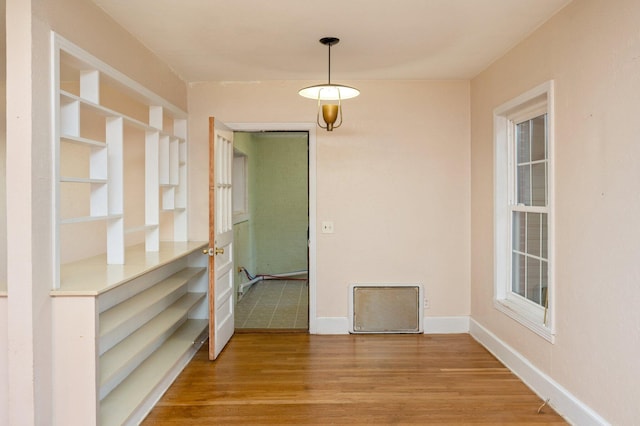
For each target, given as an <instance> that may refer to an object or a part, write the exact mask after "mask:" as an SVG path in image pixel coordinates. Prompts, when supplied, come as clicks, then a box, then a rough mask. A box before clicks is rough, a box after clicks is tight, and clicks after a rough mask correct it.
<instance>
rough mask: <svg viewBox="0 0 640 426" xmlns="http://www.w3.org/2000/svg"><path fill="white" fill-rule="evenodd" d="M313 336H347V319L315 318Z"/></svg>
mask: <svg viewBox="0 0 640 426" xmlns="http://www.w3.org/2000/svg"><path fill="white" fill-rule="evenodd" d="M315 334H349V318H347V317H319V318H316V330H315Z"/></svg>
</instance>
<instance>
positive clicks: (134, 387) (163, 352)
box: [99, 320, 208, 426]
mask: <svg viewBox="0 0 640 426" xmlns="http://www.w3.org/2000/svg"><path fill="white" fill-rule="evenodd" d="M207 325H208V321H207V320H188V321H186V322H185V323H184V324H183V325H182V326H181V327H180V328H179V329H178V330H177V331H176V332H175V333H174V334H173V335H171V337H170V338H169V339H168V340H167V341H166V342H165V343H164V344H163V345H162V346H161V347H160V348H159V349H158V350H156V351H155V352H154V353H153V354H152V355H151V356H149V357H148V358H147V359H146V360H145V361H144V362H143V363H142V364H140V365H139V366H138V368H136V369H135V371H133V372H132V373H131V374H130V375H129V376H128V377H127V378H126V379H125V380H123V381H122V383H120V385H119V386H118V387H117V388H115V389H114V390H113V391H112V392H111V393H109V395H107V397H106V398H104V399H103V400H102V401H101V402H100V419H99V420H100V422H99V424H100V425H102V426H110V425H122V424H125V423H126V422H127V421H128V420H137V421H141V420H142V417H143V416H144V414H145V413H144V408H143V407H144V404H145V401H146V400H147V399H148V397H147V395H149V394H152V393H153V391H154V390H155V389H156V388H157V387H158V386H159V385H160V384H161V383H162V382H163V381H165V380H167V376H168V375H169V374H170V373H171V368H172V367H173V366H174V364H176V360H184V362H187V360H188V359H189V358H190V357H191V356H192V354H193V353H195V351H196V350H197V348H198V347H199V346H201V342H198V337H199V336H200V335H201V334H202V332H204V331H205V330H206V328H207ZM170 379H171V378H170V377H169V380H170ZM158 397H159V395H158ZM141 408H142V410H141ZM141 411H142V412H141ZM132 413H133V416H132ZM135 414H138V417H139V418H138V419H135V418H132V417H135Z"/></svg>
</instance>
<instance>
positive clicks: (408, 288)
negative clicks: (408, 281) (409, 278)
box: [349, 284, 423, 333]
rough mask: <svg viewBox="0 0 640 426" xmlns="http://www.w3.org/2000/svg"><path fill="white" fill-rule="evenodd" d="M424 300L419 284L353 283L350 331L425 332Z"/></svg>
mask: <svg viewBox="0 0 640 426" xmlns="http://www.w3.org/2000/svg"><path fill="white" fill-rule="evenodd" d="M421 300H422V286H420V285H418V284H412V285H400V284H354V285H351V286H350V288H349V307H350V310H351V315H350V317H351V332H352V333H422V317H423V313H422V312H423V311H422V304H421V303H420V301H421Z"/></svg>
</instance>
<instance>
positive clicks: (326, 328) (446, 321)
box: [314, 316, 469, 334]
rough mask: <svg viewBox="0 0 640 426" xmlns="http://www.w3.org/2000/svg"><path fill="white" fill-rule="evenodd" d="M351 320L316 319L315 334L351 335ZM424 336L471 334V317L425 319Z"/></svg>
mask: <svg viewBox="0 0 640 426" xmlns="http://www.w3.org/2000/svg"><path fill="white" fill-rule="evenodd" d="M349 327H350V324H349V318H347V317H320V318H316V330H315V333H314V334H349ZM423 329H424V334H456V333H468V332H469V317H467V316H460V317H425V318H424V323H423Z"/></svg>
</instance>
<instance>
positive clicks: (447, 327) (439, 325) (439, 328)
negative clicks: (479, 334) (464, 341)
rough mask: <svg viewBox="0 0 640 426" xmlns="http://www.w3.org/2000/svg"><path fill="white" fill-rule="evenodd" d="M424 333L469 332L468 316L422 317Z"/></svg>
mask: <svg viewBox="0 0 640 426" xmlns="http://www.w3.org/2000/svg"><path fill="white" fill-rule="evenodd" d="M423 327H424V334H458V333H468V332H469V317H468V316H461V317H424V323H423Z"/></svg>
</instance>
